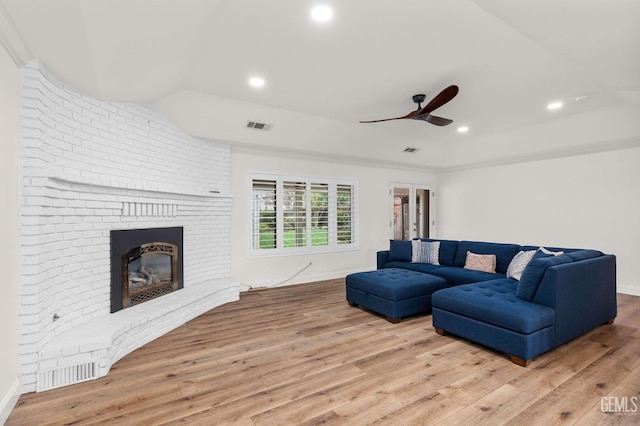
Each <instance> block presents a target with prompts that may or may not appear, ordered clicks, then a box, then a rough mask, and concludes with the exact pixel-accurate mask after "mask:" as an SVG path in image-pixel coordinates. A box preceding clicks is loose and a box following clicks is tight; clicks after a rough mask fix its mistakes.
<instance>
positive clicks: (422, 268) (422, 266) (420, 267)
mask: <svg viewBox="0 0 640 426" xmlns="http://www.w3.org/2000/svg"><path fill="white" fill-rule="evenodd" d="M384 267H385V269H386V268H398V269H408V270H410V271H417V272H424V273H425V274H430V273H431V271H433V270H435V269H438V268H440V265H433V264H431V263H411V262H397V261H392V262H387V263H385V265H384Z"/></svg>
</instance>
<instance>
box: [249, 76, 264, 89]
mask: <svg viewBox="0 0 640 426" xmlns="http://www.w3.org/2000/svg"><path fill="white" fill-rule="evenodd" d="M249 84H250V85H251V87H263V86H264V78H261V77H251V78H250V79H249Z"/></svg>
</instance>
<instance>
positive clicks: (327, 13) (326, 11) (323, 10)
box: [311, 5, 333, 22]
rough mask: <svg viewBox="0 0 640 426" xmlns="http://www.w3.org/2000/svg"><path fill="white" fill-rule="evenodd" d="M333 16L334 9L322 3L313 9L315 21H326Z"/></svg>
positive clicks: (312, 14)
mask: <svg viewBox="0 0 640 426" xmlns="http://www.w3.org/2000/svg"><path fill="white" fill-rule="evenodd" d="M332 16H333V10H331V8H330V7H329V6H325V5H320V6H316V7H314V8H313V9H311V17H312V18H313V20H314V21H318V22H326V21H328V20H330V19H331V17H332Z"/></svg>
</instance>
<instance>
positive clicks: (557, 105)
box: [547, 101, 562, 111]
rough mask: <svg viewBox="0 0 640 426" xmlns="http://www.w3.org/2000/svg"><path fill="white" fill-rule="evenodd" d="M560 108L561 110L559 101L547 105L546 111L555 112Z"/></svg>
mask: <svg viewBox="0 0 640 426" xmlns="http://www.w3.org/2000/svg"><path fill="white" fill-rule="evenodd" d="M560 108H562V102H560V101H556V102H551V103H549V104H547V109H548V110H551V111H553V110H556V109H560Z"/></svg>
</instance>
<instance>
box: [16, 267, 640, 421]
mask: <svg viewBox="0 0 640 426" xmlns="http://www.w3.org/2000/svg"><path fill="white" fill-rule="evenodd" d="M618 304H619V305H618V311H619V312H618V318H617V319H616V322H615V323H614V324H613V325H604V326H601V327H599V328H597V329H596V330H593V331H592V332H590V333H587V334H586V335H584V336H582V337H580V338H578V339H576V340H574V341H572V342H570V343H569V344H566V345H563V346H561V347H559V348H557V349H555V350H553V351H551V352H548V353H546V354H544V355H542V356H540V357H538V358H536V359H534V360H533V362H532V363H531V364H530V365H529V366H528V367H526V368H525V367H520V366H517V365H515V364H513V363H512V362H511V361H510V360H509V359H508V358H507V357H506V356H504V355H503V354H500V353H497V352H494V351H492V350H490V349H487V348H484V347H480V346H478V345H475V344H472V343H470V342H468V341H466V340H462V339H458V338H456V337H454V336H439V335H437V334H436V333H435V331H434V329H433V327H432V325H431V316H430V315H426V316H419V317H412V318H408V319H405V320H403V321H402V322H400V323H398V324H391V323H389V322H387V321H386V320H385V319H384V318H382V317H380V316H378V315H375V314H373V313H371V312H367V311H363V310H361V309H359V308H353V307H350V306H348V304H347V302H346V301H345V294H344V280H332V281H324V282H318V283H311V284H304V285H298V286H291V287H280V288H273V289H268V290H262V291H254V292H249V293H243V294H242V295H241V298H240V301H238V302H234V303H231V304H228V305H225V306H221V307H218V308H215V309H213V310H211V311H209V312H207V313H206V314H204V315H202V316H200V317H198V318H196V319H194V320H193V321H190V322H189V323H187V324H185V325H183V326H181V327H179V328H177V329H176V330H174V331H172V332H170V333H168V334H166V335H165V336H163V337H161V338H159V339H157V340H155V341H153V342H151V343H149V344H147V345H145V346H143V347H142V348H140V349H138V350H137V351H135V352H132V353H131V354H129V355H128V356H126V357H125V358H123V359H122V360H120V361H119V362H118V363H116V364H115V365H114V366H113V368H112V369H111V372H110V373H109V375H108V376H107V377H103V378H101V379H98V380H93V381H90V382H85V383H80V384H77V385H73V386H68V387H65V388H60V389H55V390H51V391H48V392H43V393H30V394H26V395H23V396H22V397H21V398H20V400H19V402H18V404H17V406H16V408H15V409H14V410H13V412H12V414H11V416H10V417H9V419H8V421H7V423H6V424H7V425H9V426H12V425H45V424H51V425H62V424H82V425H85V424H98V423H100V424H122V425H147V424H149V425H159V424H194V425H217V424H242V425H276V424H301V425H311V424H349V425H365V424H371V423H376V424H389V425H408V424H417V425H423V424H446V425H450V424H473V425H480V424H487V425H497V424H505V423H510V424H523V425H524V424H527V425H530V424H541V425H547V424H585V425H591V424H640V414H635V413H626V414H622V413H618V414H605V413H603V411H602V409H601V408H602V406H601V401H602V397H612V398H611V399H608V400H605V402H607V403H610V405H611V406H612V407H613V404H615V402H616V401H618V403H623V402H624V400H625V398H626V400H627V402H628V404H627V409H628V410H629V411H631V410H632V409H633V408H634V406H633V404H632V402H633V401H634V400H631V398H632V397H638V396H639V395H640V361H639V360H640V297H634V296H625V295H620V296H619V298H618ZM615 398H618V399H617V400H616V399H615ZM637 404H638V406H639V407H638V408H640V401H638V403H637ZM619 408H620V406H619Z"/></svg>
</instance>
